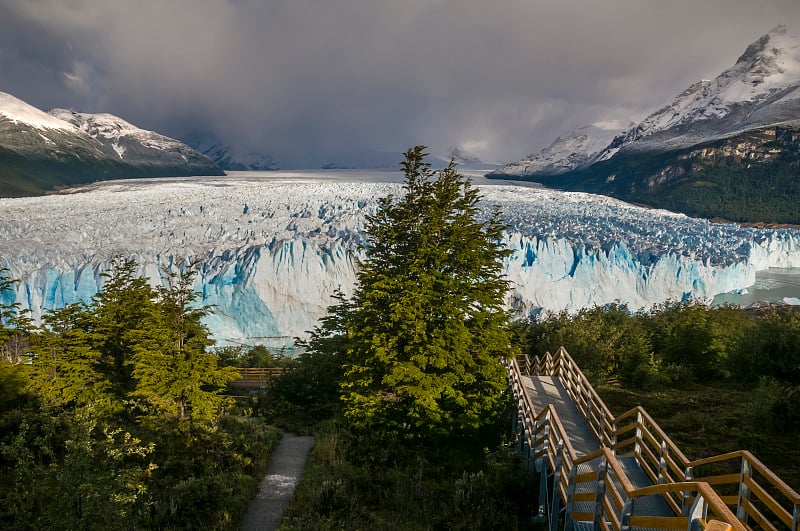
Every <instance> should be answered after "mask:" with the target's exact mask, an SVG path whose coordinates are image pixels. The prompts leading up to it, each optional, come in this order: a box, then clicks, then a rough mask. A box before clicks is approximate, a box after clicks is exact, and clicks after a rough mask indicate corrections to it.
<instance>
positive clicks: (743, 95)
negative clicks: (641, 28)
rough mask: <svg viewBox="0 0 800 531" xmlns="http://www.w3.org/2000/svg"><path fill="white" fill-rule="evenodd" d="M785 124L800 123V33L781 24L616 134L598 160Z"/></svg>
mask: <svg viewBox="0 0 800 531" xmlns="http://www.w3.org/2000/svg"><path fill="white" fill-rule="evenodd" d="M784 123H800V37H798V36H797V35H795V34H791V33H789V31H788V30H787V28H786V26H777V27H776V28H774V29H773V30H772V31H770V32H769V33H767V34H766V35H764V36H763V37H761V38H759V39H758V40H757V41H756V42H754V43H753V44H751V45H750V46H748V47H747V49H746V50H745V52H744V53H743V54H742V55H741V56H740V57H739V59H738V60H737V61H736V64H735V65H733V67H731V68H729V69H727V70H725V71H724V72H722V73H721V74H720V75H719V76H717V77H716V78H715V79H713V80H703V81H698V82H696V83H694V84H692V85H690V86H689V87H688V88H687V89H686V90H685V91H683V92H682V93H680V94H679V95H678V96H676V97H675V99H674V100H673V101H672V102H671V103H670V104H668V105H666V106H664V107H663V108H661V109H659V110H657V111H656V112H654V113H653V114H651V115H650V116H648V117H647V118H645V119H644V120H643V121H642V122H640V123H639V124H637V125H636V126H635V127H633V128H631V129H629V130H628V131H627V132H626V133H624V134H622V135H620V136H619V137H617V138H616V139H615V140H614V141H613V143H612V144H610V145H609V146H608V147H607V148H606V149H605V150H604V152H603V153H601V155H600V156H599V157H598V160H607V159H609V158H611V157H612V156H613V155H614V154H616V152H617V151H619V150H620V149H628V148H631V149H634V148H635V149H653V148H655V149H666V148H680V147H688V146H691V145H694V144H699V143H701V142H706V141H710V140H716V139H721V138H725V137H728V136H733V135H735V134H739V133H742V132H745V131H748V130H751V129H755V128H758V127H765V126H769V125H777V124H784Z"/></svg>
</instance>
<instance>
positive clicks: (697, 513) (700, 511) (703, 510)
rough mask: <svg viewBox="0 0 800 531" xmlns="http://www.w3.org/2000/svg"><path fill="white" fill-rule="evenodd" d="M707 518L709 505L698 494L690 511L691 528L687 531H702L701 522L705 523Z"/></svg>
mask: <svg viewBox="0 0 800 531" xmlns="http://www.w3.org/2000/svg"><path fill="white" fill-rule="evenodd" d="M706 516H708V503H707V502H706V500H705V498H703V496H701V495H700V493H699V492H698V493H697V498H695V500H694V503H693V504H692V508H691V509H689V527H688V529H687V531H700V530H701V529H703V526H702V523H701V521H704V520H705V519H706Z"/></svg>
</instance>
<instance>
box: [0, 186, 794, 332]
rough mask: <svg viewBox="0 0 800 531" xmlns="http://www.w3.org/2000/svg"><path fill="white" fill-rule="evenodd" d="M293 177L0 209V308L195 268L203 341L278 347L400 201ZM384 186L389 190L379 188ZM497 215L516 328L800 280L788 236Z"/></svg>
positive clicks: (544, 208)
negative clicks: (787, 271) (789, 270)
mask: <svg viewBox="0 0 800 531" xmlns="http://www.w3.org/2000/svg"><path fill="white" fill-rule="evenodd" d="M315 175H319V174H318V173H317V174H307V175H306V176H305V177H304V176H303V174H301V173H298V172H292V173H282V172H277V173H275V172H272V173H264V174H262V175H256V176H252V177H247V176H245V175H235V176H227V177H219V178H217V177H205V178H185V179H180V180H175V179H169V180H166V179H164V180H159V179H155V180H154V179H147V180H134V181H115V182H106V183H99V184H96V185H92V186H91V187H88V189H87V190H84V191H83V193H75V194H70V195H62V196H43V197H28V198H18V199H0V266H2V267H7V268H8V269H9V271H10V276H11V277H12V278H15V279H19V283H18V284H17V285H15V286H14V291H13V292H6V293H5V294H3V300H2V302H3V303H10V302H15V301H16V302H19V303H20V304H21V305H22V307H24V308H29V309H30V310H31V312H32V316H33V317H34V318H35V319H39V318H40V317H41V315H42V312H43V311H44V309H46V308H58V307H61V306H64V305H66V304H70V303H72V302H75V301H77V300H84V301H86V300H88V299H90V298H91V297H92V295H94V294H95V293H96V292H97V291H98V290H100V289H101V288H102V283H103V277H102V273H103V272H104V271H106V270H107V269H108V267H109V263H110V261H111V260H112V259H113V258H114V257H115V256H117V255H122V256H125V257H128V258H131V259H135V260H136V261H137V262H138V263H139V265H140V272H141V273H142V274H144V275H146V276H148V277H150V278H151V279H152V281H153V282H155V283H158V282H165V281H166V279H164V278H163V274H164V273H163V271H164V269H162V268H173V270H174V269H175V268H179V267H184V266H185V265H186V264H189V263H192V262H194V261H199V274H198V277H197V279H196V281H197V283H196V285H195V288H196V289H197V290H198V291H199V292H200V293H201V294H202V303H203V304H208V305H213V306H214V313H213V314H212V315H211V316H209V317H208V318H207V320H206V323H207V324H208V326H209V328H210V329H211V331H212V333H213V335H214V337H215V338H217V339H219V340H223V341H225V340H227V341H232V342H249V343H273V344H274V343H276V342H277V343H279V344H280V343H287V342H288V343H291V341H292V339H291V338H292V337H294V336H300V337H303V336H305V335H306V331H308V330H310V329H311V328H312V327H313V326H314V325H315V324H316V323H317V320H318V319H319V318H320V317H321V316H322V315H324V312H325V308H326V307H327V305H329V304H330V303H331V302H332V300H333V299H332V295H333V293H334V292H335V291H336V290H337V289H342V290H343V291H344V292H345V293H350V292H352V288H353V286H354V282H355V272H356V268H357V267H358V265H357V264H358V261H359V258H360V257H362V255H361V254H360V253H361V252H362V251H361V250H360V247H359V244H361V243H363V229H364V224H365V216H366V215H368V214H370V213H374V212H375V209H376V207H377V204H378V198H379V197H382V196H386V195H388V194H395V195H397V194H402V193H403V192H402V188H401V185H400V184H399V183H397V182H396V181H395V182H389V177H390V175H386V174H380V173H379V174H378V177H379V178H384V179H386V180H385V181H384V182H375V181H365V180H364V178H363V176H364V173H363V172H341V173H339V174H338V175H335V176H333V177H332V178H331V177H328V178H325V179H319V178H317V177H315ZM392 175H394V174H392ZM479 190H480V193H481V194H482V195H483V197H484V202H483V203H482V206H481V208H482V211H483V212H484V215H485V216H487V217H488V216H491V215H492V212H493V211H494V207H495V206H497V207H499V209H500V212H501V217H502V220H503V222H504V223H506V224H507V226H508V230H507V231H506V233H505V234H504V239H503V242H504V244H505V245H507V246H508V247H509V249H511V250H512V251H513V254H512V255H511V256H509V257H508V258H507V259H506V260H505V264H504V267H505V274H506V276H507V278H508V279H509V280H510V281H511V291H510V293H509V295H508V299H507V302H508V305H509V307H510V308H512V309H513V310H514V311H515V312H516V314H517V315H518V316H520V317H526V316H528V315H531V314H535V313H537V312H538V311H542V310H554V311H558V310H562V309H569V310H578V309H580V308H582V307H591V306H593V305H604V304H608V303H613V302H622V303H627V304H629V305H630V307H631V309H637V308H646V307H649V306H651V305H653V304H656V303H661V302H664V301H667V300H675V299H688V298H700V299H705V300H708V299H710V298H711V297H713V296H714V295H715V294H718V293H726V292H730V291H733V290H741V289H743V288H746V287H748V286H750V285H752V284H753V283H754V281H755V272H756V271H757V270H762V269H766V268H768V267H798V266H800V231H796V230H758V229H749V228H742V227H739V226H738V225H731V224H715V223H710V222H708V221H706V220H701V219H694V218H689V217H687V216H684V215H681V214H674V213H671V212H667V211H663V210H653V209H644V208H639V207H635V206H632V205H629V204H626V203H622V202H620V201H618V200H615V199H611V198H608V197H603V196H596V195H590V194H584V193H571V192H559V191H554V190H547V189H544V188H539V187H536V188H534V187H527V186H508V185H500V184H480V185H479Z"/></svg>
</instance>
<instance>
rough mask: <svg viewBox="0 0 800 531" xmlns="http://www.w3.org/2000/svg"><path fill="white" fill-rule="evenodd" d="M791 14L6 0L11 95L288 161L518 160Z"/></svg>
mask: <svg viewBox="0 0 800 531" xmlns="http://www.w3.org/2000/svg"><path fill="white" fill-rule="evenodd" d="M780 23H785V24H788V25H789V28H790V30H791V31H794V32H797V31H800V2H797V0H760V1H758V2H755V1H747V2H745V1H738V0H670V1H669V2H667V1H664V0H603V1H597V0H495V1H493V2H486V1H485V0H427V1H422V0H402V1H401V0H391V1H390V0H236V1H233V0H229V1H224V0H217V1H212V0H140V1H137V2H134V1H128V2H122V1H106V2H97V1H96V0H69V1H56V0H28V1H26V2H19V1H16V0H0V90H4V91H7V92H11V93H13V94H15V95H17V96H19V97H21V98H23V99H26V100H28V101H30V102H31V103H34V104H37V105H41V106H54V105H62V106H72V107H76V108H80V109H84V110H88V111H95V112H100V111H104V112H112V113H115V114H120V115H122V116H124V117H126V118H128V119H130V120H131V121H133V122H134V123H137V124H139V125H142V126H145V127H151V128H157V129H160V130H162V131H165V132H168V133H171V134H176V135H179V134H182V133H185V132H186V131H187V130H188V129H192V128H206V129H212V130H214V131H216V132H217V133H218V134H219V135H222V136H224V137H226V138H228V139H230V140H232V141H235V142H237V143H239V144H241V145H243V146H244V147H248V148H261V149H263V150H265V151H268V152H272V153H275V154H277V155H278V157H280V156H281V154H282V153H286V154H289V153H290V152H292V151H298V150H299V149H303V150H305V149H307V150H310V151H314V152H316V153H317V154H319V153H333V152H336V151H344V150H355V149H360V148H364V149H377V150H394V151H399V150H402V149H404V148H405V147H407V146H409V145H412V144H417V143H427V144H429V145H430V146H431V147H432V148H433V150H434V151H443V150H445V149H446V148H447V147H448V146H452V145H455V144H465V145H466V147H467V148H472V149H473V150H474V151H476V152H478V153H479V154H480V155H481V156H484V157H487V158H491V159H497V160H508V159H513V158H517V157H520V156H522V155H524V154H526V153H528V152H530V151H532V150H534V149H538V148H541V147H542V146H543V145H546V144H547V143H549V142H550V141H551V140H552V139H553V138H554V137H555V136H556V135H558V134H561V133H564V132H566V131H568V130H570V129H572V128H574V127H577V126H579V125H583V124H585V123H588V122H593V121H598V120H613V119H616V120H622V121H627V120H629V119H633V118H639V117H641V116H642V115H643V114H646V113H647V112H650V111H652V110H654V108H655V107H657V106H659V105H661V104H662V103H664V102H665V101H666V100H668V99H670V98H671V97H672V96H674V95H675V94H676V93H678V92H680V91H681V90H682V89H683V88H685V86H686V85H687V84H688V83H690V82H692V81H695V80H697V79H700V78H710V77H714V76H715V75H717V74H718V73H719V72H720V71H722V70H723V69H724V68H726V67H728V66H730V65H732V64H733V62H734V61H735V60H736V58H737V57H738V55H739V54H740V53H741V52H742V51H743V50H744V48H745V47H746V46H747V45H748V44H749V43H750V42H752V41H754V40H755V39H756V38H758V37H759V36H760V35H762V34H764V33H766V32H767V31H769V29H771V28H772V27H773V26H775V25H777V24H780ZM299 146H302V148H299ZM287 156H288V155H287Z"/></svg>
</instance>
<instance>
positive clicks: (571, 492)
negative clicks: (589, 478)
mask: <svg viewBox="0 0 800 531" xmlns="http://www.w3.org/2000/svg"><path fill="white" fill-rule="evenodd" d="M577 474H578V466H577V465H576V464H574V463H573V464H572V468H570V470H569V478H568V479H567V506H566V509H565V511H564V513H565V516H564V531H572V529H573V527H574V524H573V522H572V518H570V515H571V514H572V509H573V507H574V506H575V501H574V499H573V498H574V496H575V488H576V487H575V476H576V475H577Z"/></svg>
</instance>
